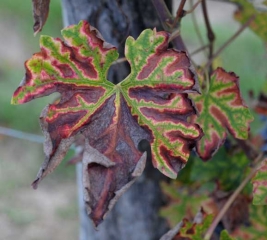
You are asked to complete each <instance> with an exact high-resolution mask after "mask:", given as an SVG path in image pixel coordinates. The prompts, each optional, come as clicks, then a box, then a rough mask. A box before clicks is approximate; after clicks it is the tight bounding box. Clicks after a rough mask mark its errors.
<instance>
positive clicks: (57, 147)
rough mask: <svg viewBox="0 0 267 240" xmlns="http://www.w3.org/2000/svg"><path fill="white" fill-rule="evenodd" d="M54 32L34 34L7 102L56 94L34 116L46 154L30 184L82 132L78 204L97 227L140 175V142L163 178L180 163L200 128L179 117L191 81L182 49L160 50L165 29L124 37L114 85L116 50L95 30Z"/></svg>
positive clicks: (187, 108)
mask: <svg viewBox="0 0 267 240" xmlns="http://www.w3.org/2000/svg"><path fill="white" fill-rule="evenodd" d="M62 35H63V37H64V39H65V42H63V41H62V40H60V39H58V38H56V39H53V38H51V37H48V36H41V38H40V47H41V52H39V53H36V54H34V55H33V57H32V58H31V59H29V60H28V61H26V63H25V68H26V74H25V78H24V79H23V81H22V83H21V85H20V86H19V87H18V89H17V90H16V91H15V93H14V95H13V98H12V103H13V104H21V103H25V102H28V101H30V100H32V99H34V98H37V97H42V96H46V95H49V94H51V93H53V92H59V93H60V94H61V99H60V102H59V103H54V104H50V105H49V106H47V107H46V108H45V109H44V110H43V112H42V114H41V117H40V121H41V126H42V130H43V132H44V135H45V137H46V142H45V144H44V151H45V154H46V159H45V161H44V163H43V166H42V167H41V169H40V171H39V173H38V174H37V179H36V180H35V182H34V183H33V186H34V187H37V184H38V183H39V181H40V180H41V179H42V178H44V177H45V176H46V175H47V174H48V173H50V172H51V171H53V169H54V168H55V167H56V166H57V165H58V164H59V163H60V161H61V160H62V158H63V157H64V155H65V154H66V151H67V150H68V148H69V147H70V145H71V144H72V143H73V141H74V140H75V137H76V136H77V135H79V134H82V135H83V136H84V137H85V147H84V154H83V166H84V170H83V171H84V187H85V201H86V203H87V206H88V211H89V212H90V216H91V217H92V219H93V220H94V222H95V224H96V225H97V224H99V223H100V222H101V221H102V219H103V217H104V215H105V214H106V213H107V212H108V210H109V209H111V207H112V206H113V205H114V202H115V201H116V200H117V198H118V197H119V196H120V195H121V194H122V193H123V191H124V190H126V189H127V188H128V187H129V185H130V184H131V183H132V181H133V180H134V178H135V177H136V176H139V175H140V174H141V173H142V170H143V168H144V164H145V159H146V154H145V153H144V154H142V153H141V152H139V151H138V144H139V142H140V141H141V140H142V139H147V140H148V141H149V142H150V144H151V150H152V161H153V164H154V166H155V167H157V168H158V169H159V170H160V171H161V172H163V173H164V174H165V175H167V176H169V177H171V178H175V177H176V176H177V172H178V171H179V170H180V169H181V168H182V167H183V166H184V165H185V163H186V162H187V159H188V157H189V154H190V150H191V149H192V148H193V147H194V145H195V142H196V141H197V140H199V139H200V138H201V136H202V130H201V128H200V127H199V126H198V125H197V124H192V123H189V122H188V121H187V118H188V117H191V116H192V115H194V114H195V113H196V109H195V107H194V105H193V104H192V102H191V100H190V99H189V98H188V95H187V93H189V92H197V91H198V84H197V81H196V79H195V74H194V73H193V72H192V71H191V70H190V61H189V59H188V57H187V55H186V53H184V52H178V51H176V50H173V49H167V47H168V34H167V33H166V32H156V30H154V31H152V30H145V31H143V32H142V33H141V35H140V36H139V37H138V38H137V39H136V40H134V39H133V38H131V37H129V38H128V39H127V41H126V47H125V56H126V58H127V60H128V61H129V63H130V66H131V73H130V74H129V76H128V77H127V78H126V79H125V80H124V81H122V82H120V83H119V84H117V85H114V84H113V83H111V82H109V81H108V80H107V79H106V75H107V71H108V69H109V67H110V65H111V64H112V63H113V62H114V61H115V60H116V59H117V57H118V52H117V50H116V49H115V48H114V47H113V46H111V45H110V44H108V43H106V42H104V40H103V39H102V38H101V35H100V34H99V32H98V31H97V30H96V29H95V28H93V27H91V26H89V24H88V23H86V22H85V21H81V22H80V23H79V24H78V25H72V26H70V27H68V28H66V29H64V30H63V31H62Z"/></svg>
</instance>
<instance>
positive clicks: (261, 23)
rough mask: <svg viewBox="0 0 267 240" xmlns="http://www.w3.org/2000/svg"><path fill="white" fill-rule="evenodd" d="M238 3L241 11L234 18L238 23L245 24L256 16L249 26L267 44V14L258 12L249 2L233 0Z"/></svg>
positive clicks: (246, 0)
mask: <svg viewBox="0 0 267 240" xmlns="http://www.w3.org/2000/svg"><path fill="white" fill-rule="evenodd" d="M232 1H233V2H235V3H238V5H239V9H238V10H237V11H236V12H235V14H234V17H235V19H236V20H237V21H239V22H240V23H242V24H244V23H245V22H247V21H248V19H249V18H250V17H251V16H253V15H255V19H254V20H253V21H252V23H251V24H250V25H249V27H250V29H251V30H252V31H254V32H255V33H256V34H257V35H258V36H259V37H260V38H261V39H262V40H263V41H265V42H267V13H266V12H259V11H257V10H256V9H255V8H254V6H253V4H252V3H251V2H250V1H248V0H232Z"/></svg>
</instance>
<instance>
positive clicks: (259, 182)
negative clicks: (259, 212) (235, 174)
mask: <svg viewBox="0 0 267 240" xmlns="http://www.w3.org/2000/svg"><path fill="white" fill-rule="evenodd" d="M252 184H253V204H255V205H266V204H267V158H266V159H264V160H263V161H262V162H261V165H260V167H259V169H258V170H257V172H256V174H255V176H254V177H253V178H252Z"/></svg>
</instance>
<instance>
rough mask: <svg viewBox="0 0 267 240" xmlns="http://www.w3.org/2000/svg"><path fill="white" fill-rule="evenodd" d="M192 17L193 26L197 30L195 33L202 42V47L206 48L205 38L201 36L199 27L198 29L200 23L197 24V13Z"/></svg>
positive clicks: (191, 4) (191, 2)
mask: <svg viewBox="0 0 267 240" xmlns="http://www.w3.org/2000/svg"><path fill="white" fill-rule="evenodd" d="M190 7H191V8H193V0H190ZM191 17H192V22H193V26H194V28H195V32H196V34H197V37H198V40H199V42H200V46H204V45H205V43H204V40H203V38H202V36H201V33H200V30H199V27H198V23H197V20H196V14H195V12H192V14H191ZM205 53H206V51H205Z"/></svg>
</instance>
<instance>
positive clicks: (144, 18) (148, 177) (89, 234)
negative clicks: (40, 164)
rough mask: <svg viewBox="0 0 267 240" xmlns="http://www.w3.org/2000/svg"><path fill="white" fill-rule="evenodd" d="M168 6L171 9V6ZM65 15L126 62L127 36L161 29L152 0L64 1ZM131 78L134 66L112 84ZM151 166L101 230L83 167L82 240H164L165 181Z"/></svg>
mask: <svg viewBox="0 0 267 240" xmlns="http://www.w3.org/2000/svg"><path fill="white" fill-rule="evenodd" d="M167 4H168V6H170V4H171V0H168V1H167ZM62 9H63V20H64V25H65V26H67V25H70V24H76V23H78V22H79V21H80V20H82V19H83V20H87V21H88V22H89V23H90V24H91V25H92V26H94V27H96V28H97V29H98V30H99V31H100V32H101V34H102V35H103V37H104V39H105V40H106V41H107V42H109V43H111V44H113V45H114V46H116V47H117V48H118V50H119V53H120V57H123V52H124V50H123V49H124V43H125V40H126V38H127V36H129V35H131V36H133V37H134V38H136V37H137V36H138V35H139V34H140V33H141V32H142V30H144V29H146V28H154V27H156V28H157V29H158V30H160V29H161V27H160V22H159V20H158V17H157V15H156V11H155V9H154V7H153V5H152V3H151V1H148V0H136V1H134V0H62ZM128 74H129V65H128V64H127V63H125V62H124V63H120V64H117V65H115V66H112V68H111V69H110V71H109V73H108V79H109V80H110V81H112V82H114V83H118V82H120V81H121V80H122V79H124V78H125V77H126V76H127V75H128ZM146 149H147V150H148V151H149V148H147V147H146ZM148 155H150V154H148ZM147 162H148V163H147V166H146V169H145V172H144V173H143V175H142V176H141V177H140V178H139V179H138V180H137V181H136V183H135V184H134V185H133V186H132V187H131V188H130V189H129V190H128V191H127V192H126V193H125V194H124V195H123V196H122V197H121V199H120V200H119V201H118V202H117V203H116V205H115V206H114V208H113V210H112V211H111V212H110V213H109V214H108V216H107V218H106V219H105V220H104V222H103V223H102V224H100V226H99V227H98V230H95V229H94V227H93V225H92V223H91V221H90V219H89V218H88V217H87V215H86V212H85V206H84V203H83V188H82V176H81V174H82V169H81V168H82V167H81V165H79V164H78V165H77V184H78V189H79V207H80V220H81V229H80V240H125V239H127V240H140V239H142V240H158V239H159V238H160V237H161V236H162V235H163V234H164V233H165V232H166V231H167V230H168V227H167V223H166V221H165V220H164V219H163V218H161V217H159V216H158V210H159V208H160V207H161V206H162V204H163V197H162V193H161V190H160V186H159V181H160V180H161V179H162V178H163V177H162V175H161V174H160V173H159V172H158V170H156V169H154V168H153V166H152V165H151V159H150V156H148V161H147Z"/></svg>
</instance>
